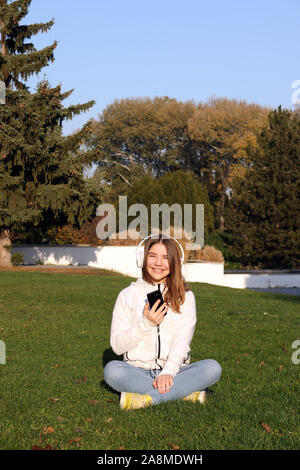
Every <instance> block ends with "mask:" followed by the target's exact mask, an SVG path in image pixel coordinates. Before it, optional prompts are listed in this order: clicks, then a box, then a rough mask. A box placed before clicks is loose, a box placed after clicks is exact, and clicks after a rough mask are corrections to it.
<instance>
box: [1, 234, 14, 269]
mask: <svg viewBox="0 0 300 470" xmlns="http://www.w3.org/2000/svg"><path fill="white" fill-rule="evenodd" d="M6 246H8V247H10V246H11V240H10V238H9V230H3V231H2V232H1V233H0V266H12V262H11V254H10V251H9V250H8V249H7V248H5V247H6Z"/></svg>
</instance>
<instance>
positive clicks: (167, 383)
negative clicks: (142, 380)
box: [152, 375, 173, 393]
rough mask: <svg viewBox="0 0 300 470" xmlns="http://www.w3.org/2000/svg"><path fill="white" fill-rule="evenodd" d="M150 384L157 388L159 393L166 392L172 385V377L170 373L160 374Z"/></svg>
mask: <svg viewBox="0 0 300 470" xmlns="http://www.w3.org/2000/svg"><path fill="white" fill-rule="evenodd" d="M152 385H153V387H154V388H157V390H158V392H159V393H167V392H169V391H170V388H171V387H173V377H172V375H160V376H159V377H157V378H156V379H155V380H154V381H153V382H152Z"/></svg>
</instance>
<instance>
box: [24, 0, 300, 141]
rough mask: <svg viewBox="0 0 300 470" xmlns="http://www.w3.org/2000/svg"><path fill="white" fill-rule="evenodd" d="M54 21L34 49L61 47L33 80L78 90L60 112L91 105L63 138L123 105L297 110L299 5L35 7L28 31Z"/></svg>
mask: <svg viewBox="0 0 300 470" xmlns="http://www.w3.org/2000/svg"><path fill="white" fill-rule="evenodd" d="M51 18H54V20H55V25H54V26H53V28H52V29H51V31H49V32H48V33H45V34H39V35H37V36H35V37H34V38H33V41H34V44H35V46H36V47H37V48H38V49H40V48H42V47H45V46H47V45H49V44H51V43H52V42H53V41H54V40H57V41H59V44H58V47H57V48H56V50H55V58H56V60H55V61H54V63H53V64H51V65H50V66H49V67H45V68H44V69H43V70H42V71H41V72H40V74H39V79H42V78H44V76H46V77H47V78H48V80H49V82H50V84H51V85H52V86H55V85H57V84H58V83H61V84H62V88H63V91H66V90H70V89H73V88H74V92H73V94H72V95H71V97H70V98H68V100H66V101H65V102H64V103H65V106H67V105H70V104H77V103H84V102H86V101H89V100H95V101H96V104H95V105H94V107H93V108H92V109H91V111H90V112H88V113H85V114H82V115H81V116H78V117H75V118H74V119H73V120H72V121H67V122H66V123H65V124H64V133H65V134H69V133H70V132H72V131H74V130H75V129H78V128H79V127H81V126H82V125H83V124H84V123H85V122H87V120H88V119H89V118H91V117H94V118H97V117H98V115H99V114H100V113H101V112H102V110H103V109H104V108H105V107H106V106H107V105H108V104H110V103H112V102H113V101H114V100H115V99H122V98H133V97H146V96H147V97H154V96H166V95H168V96H170V97H172V98H176V99H178V100H182V101H186V100H194V101H195V102H200V101H206V100H207V99H208V98H209V97H211V96H217V97H227V98H236V99H243V100H246V101H247V102H249V103H250V102H255V103H258V104H261V105H267V106H271V107H277V106H279V105H282V106H283V107H286V108H290V109H293V108H294V105H293V102H292V98H291V97H292V93H293V91H295V90H292V88H291V86H292V83H293V82H294V81H295V80H300V2H299V0H286V1H282V0H260V1H258V0H210V1H208V0H205V1H204V0H185V1H183V0H151V1H149V0H148V1H146V0H85V1H82V0H32V3H31V7H30V12H29V14H28V16H27V17H26V18H25V20H24V23H25V24H26V23H27V24H31V23H35V22H47V21H49V20H50V19H51ZM36 81H37V80H36V79H32V80H30V81H29V85H30V87H31V90H32V91H33V90H34V88H35V84H36ZM299 88H300V86H299Z"/></svg>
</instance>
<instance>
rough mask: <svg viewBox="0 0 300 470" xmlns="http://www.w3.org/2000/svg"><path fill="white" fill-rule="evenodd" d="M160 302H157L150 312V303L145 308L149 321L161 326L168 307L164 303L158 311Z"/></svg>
mask: <svg viewBox="0 0 300 470" xmlns="http://www.w3.org/2000/svg"><path fill="white" fill-rule="evenodd" d="M159 302H160V300H157V301H156V302H155V304H154V305H153V307H152V308H151V310H149V302H147V303H146V305H145V307H144V315H145V317H146V318H148V320H150V321H151V322H152V323H153V324H154V325H159V324H160V323H161V322H162V321H163V318H164V316H165V314H166V313H167V311H168V305H167V304H166V303H165V302H164V303H163V304H162V305H161V306H160V307H159V309H157V310H156V311H155V309H156V307H157V306H158V304H159Z"/></svg>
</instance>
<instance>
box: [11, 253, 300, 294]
mask: <svg viewBox="0 0 300 470" xmlns="http://www.w3.org/2000/svg"><path fill="white" fill-rule="evenodd" d="M135 250H136V247H135V246H104V247H100V246H99V247H95V246H70V245H13V246H12V250H11V252H12V253H15V252H22V253H23V254H24V264H25V265H26V264H27V265H29V264H31V265H32V264H36V263H37V262H38V261H43V263H44V264H54V265H70V264H72V265H75V266H91V267H96V268H102V269H108V270H112V271H116V272H119V273H122V274H125V275H128V276H132V277H138V276H140V269H139V268H137V266H136V261H135ZM183 274H184V277H185V279H186V281H188V282H206V283H208V284H215V285H220V286H226V287H232V288H238V289H244V288H247V287H261V288H266V287H300V273H298V274H296V273H290V272H288V270H285V271H282V272H278V271H267V272H266V271H265V272H261V273H259V272H258V273H235V274H233V273H232V274H231V273H229V274H226V273H225V274H224V265H223V263H210V262H189V263H184V265H183Z"/></svg>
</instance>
